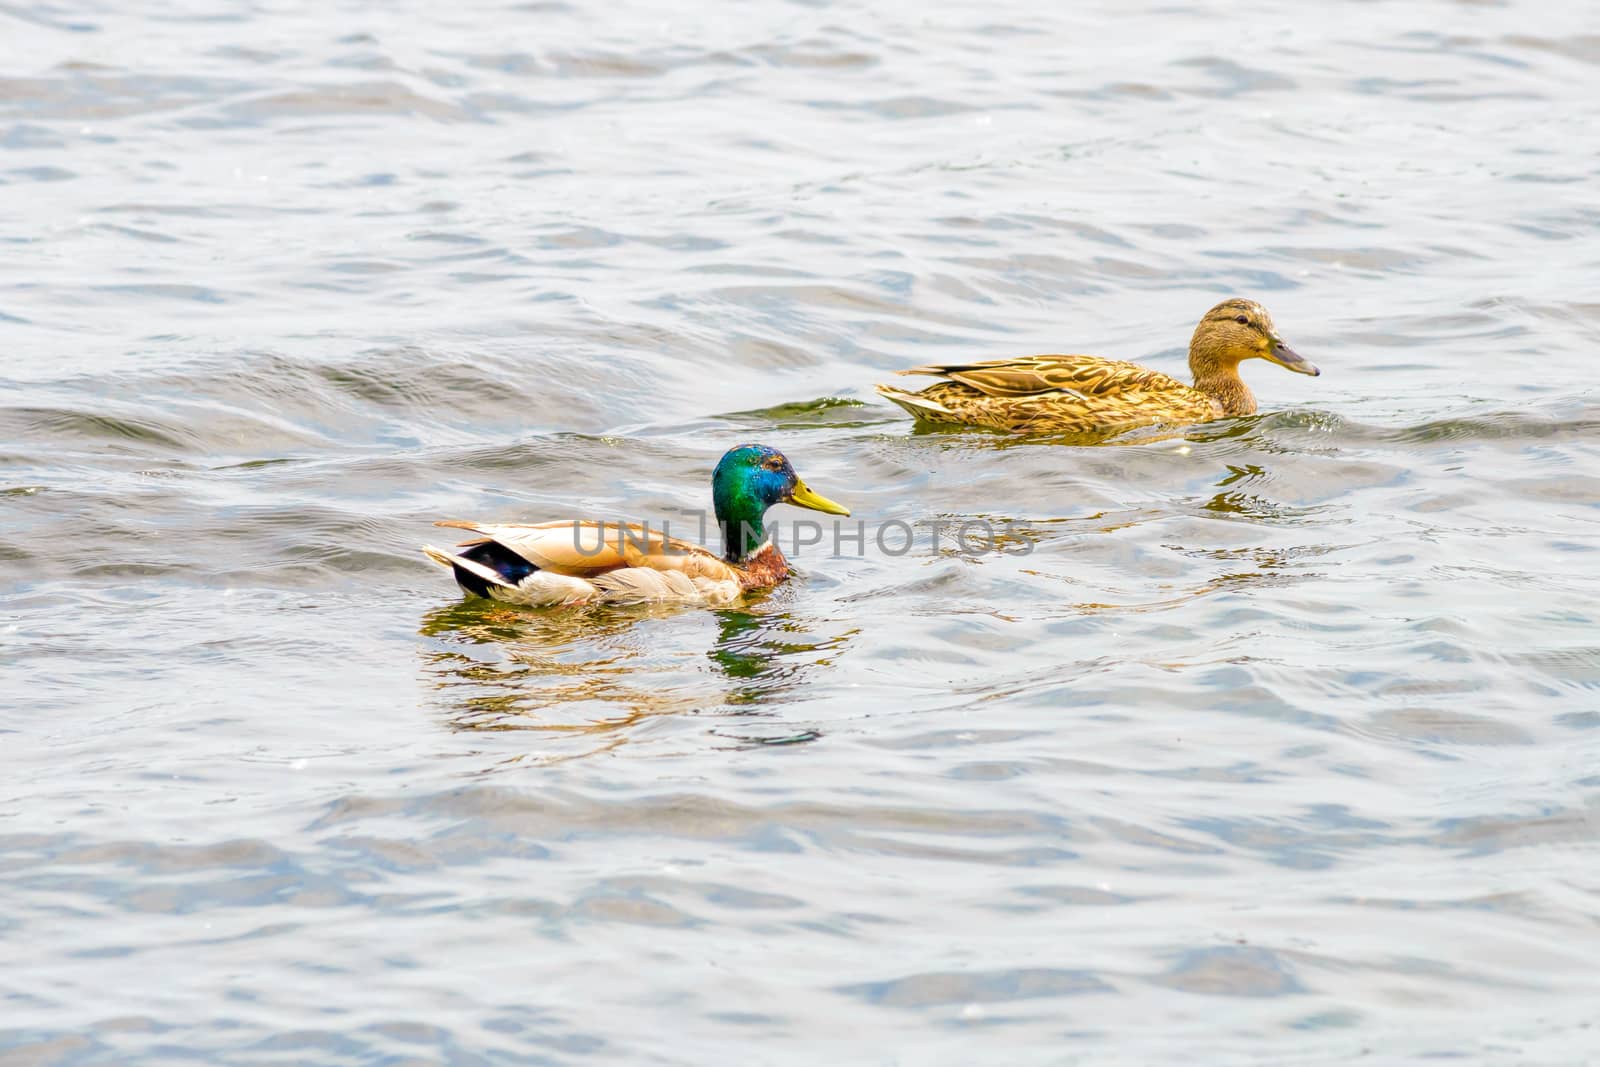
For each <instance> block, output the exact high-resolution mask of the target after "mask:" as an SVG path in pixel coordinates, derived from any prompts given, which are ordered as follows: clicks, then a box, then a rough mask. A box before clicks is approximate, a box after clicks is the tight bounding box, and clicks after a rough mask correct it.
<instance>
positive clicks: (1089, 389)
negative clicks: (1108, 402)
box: [900, 355, 1189, 400]
mask: <svg viewBox="0 0 1600 1067" xmlns="http://www.w3.org/2000/svg"><path fill="white" fill-rule="evenodd" d="M900 373H901V374H930V375H933V376H935V377H938V378H944V379H946V380H948V381H952V382H958V383H960V384H961V385H965V386H967V387H968V388H969V389H976V390H977V391H978V392H980V393H982V394H984V395H985V396H991V397H995V398H997V399H1000V398H1005V399H1013V400H1014V399H1022V398H1026V397H1038V396H1044V395H1046V394H1049V393H1065V394H1067V395H1069V396H1075V397H1077V398H1078V399H1080V400H1088V399H1089V398H1090V397H1095V396H1109V395H1113V394H1117V393H1162V392H1167V391H1169V390H1174V389H1176V390H1182V391H1187V390H1188V388H1189V387H1188V386H1186V385H1184V384H1183V383H1182V382H1180V381H1177V380H1175V379H1173V378H1171V377H1168V376H1167V375H1165V374H1162V373H1161V372H1160V371H1154V370H1151V369H1150V368H1148V367H1141V366H1139V364H1137V363H1127V362H1124V361H1122V360H1120V359H1103V358H1101V357H1100V356H1082V355H1047V356H1020V357H1017V358H1015V359H990V360H982V361H980V362H976V363H930V364H926V365H924V366H921V367H912V368H911V369H910V370H903V371H901V372H900Z"/></svg>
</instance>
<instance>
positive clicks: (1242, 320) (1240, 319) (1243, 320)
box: [1233, 315, 1250, 326]
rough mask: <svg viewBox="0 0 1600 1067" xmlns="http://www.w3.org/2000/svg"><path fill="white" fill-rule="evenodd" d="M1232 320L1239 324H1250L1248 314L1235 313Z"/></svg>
mask: <svg viewBox="0 0 1600 1067" xmlns="http://www.w3.org/2000/svg"><path fill="white" fill-rule="evenodd" d="M1233 321H1234V322H1237V323H1238V324H1239V325H1240V326H1248V325H1250V316H1249V315H1235V316H1234V317H1233Z"/></svg>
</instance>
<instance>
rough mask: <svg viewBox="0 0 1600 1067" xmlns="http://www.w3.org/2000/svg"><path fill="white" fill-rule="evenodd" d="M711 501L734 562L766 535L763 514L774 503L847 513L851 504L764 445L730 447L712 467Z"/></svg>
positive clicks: (730, 556)
mask: <svg viewBox="0 0 1600 1067" xmlns="http://www.w3.org/2000/svg"><path fill="white" fill-rule="evenodd" d="M711 502H712V505H713V506H714V507H715V508H716V511H717V525H718V526H719V527H721V529H722V544H723V552H724V554H725V555H726V556H727V557H728V559H729V560H731V561H733V562H735V563H737V562H739V561H740V560H743V559H746V558H748V557H749V556H750V554H751V553H753V552H755V551H756V549H758V548H760V547H761V546H762V545H763V544H764V543H765V542H766V540H767V530H766V525H765V519H766V515H767V509H768V508H770V507H771V506H772V505H774V504H793V505H794V506H795V507H800V508H810V509H811V510H812V511H823V512H827V513H828V514H829V515H848V514H850V509H849V508H847V507H844V506H843V505H841V504H835V503H834V502H833V501H831V500H829V499H828V498H827V497H825V496H822V495H821V494H820V493H813V492H812V491H811V490H810V489H809V488H807V487H806V483H805V482H802V481H801V480H800V476H799V475H798V474H796V473H795V472H794V468H793V467H792V466H790V465H789V461H788V460H787V459H785V458H784V455H783V453H782V452H779V451H778V450H777V449H775V448H768V447H767V446H766V445H739V446H738V447H737V448H730V449H729V450H728V451H727V452H726V453H725V454H724V455H723V457H722V459H721V460H719V461H718V463H717V469H716V470H714V471H712V472H711Z"/></svg>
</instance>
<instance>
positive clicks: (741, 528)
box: [422, 445, 850, 607]
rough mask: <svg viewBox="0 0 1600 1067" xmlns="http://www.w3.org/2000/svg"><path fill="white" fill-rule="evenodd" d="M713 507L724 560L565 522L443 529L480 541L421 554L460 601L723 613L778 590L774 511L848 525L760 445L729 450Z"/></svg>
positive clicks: (607, 526)
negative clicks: (449, 575) (749, 596)
mask: <svg viewBox="0 0 1600 1067" xmlns="http://www.w3.org/2000/svg"><path fill="white" fill-rule="evenodd" d="M711 500H712V503H713V504H714V506H715V507H716V512H717V525H718V526H719V527H720V528H721V530H722V542H723V545H724V546H726V555H724V556H723V557H721V558H718V556H717V555H716V553H714V552H711V551H709V550H708V549H705V548H701V547H700V546H699V545H696V544H692V543H690V542H688V541H679V540H677V539H676V538H672V537H668V536H666V534H665V533H664V532H662V531H658V530H652V529H651V528H650V524H649V523H645V524H643V525H635V524H633V523H616V522H594V521H591V520H588V519H564V520H561V521H558V522H541V523H537V524H535V525H531V526H525V525H517V524H499V523H482V522H458V521H455V520H450V521H447V522H439V523H435V524H434V525H435V526H453V527H457V528H459V529H462V530H471V531H472V532H473V533H476V534H479V535H481V536H479V537H476V538H473V539H472V540H471V541H464V542H462V544H461V545H460V548H461V549H464V550H465V551H459V550H458V551H456V552H446V551H443V550H442V549H438V548H434V547H433V546H432V545H424V546H423V548H422V551H423V552H424V553H425V554H426V555H427V557H428V558H429V559H431V560H433V561H434V562H435V563H438V564H439V565H441V566H444V567H448V568H450V569H451V570H453V571H454V572H455V576H456V584H458V585H460V586H461V588H462V589H464V590H466V591H467V592H468V593H472V594H474V595H476V596H481V597H487V598H489V599H491V600H504V601H507V602H508V603H513V604H527V605H531V606H535V607H539V606H543V605H548V604H596V603H612V604H642V603H648V602H656V601H670V602H672V603H677V604H712V605H715V604H726V603H728V602H729V601H732V600H736V599H737V598H738V597H739V595H740V594H741V593H744V592H745V591H746V590H750V589H766V588H768V587H770V586H773V585H776V584H777V583H778V582H780V581H782V580H783V578H784V576H785V575H787V574H788V573H789V564H788V562H787V561H786V560H785V559H784V558H783V553H782V552H779V551H778V546H777V545H776V544H774V543H773V541H772V539H771V538H769V537H768V536H767V532H766V526H765V522H764V520H765V518H766V514H767V509H768V508H769V507H771V506H772V505H773V504H794V505H795V506H796V507H802V508H810V509H812V510H813V511H824V512H827V513H828V514H829V515H848V514H850V511H849V509H848V508H845V507H843V506H842V505H839V504H835V503H834V502H833V501H831V500H829V499H828V498H827V497H825V496H822V495H820V494H818V493H814V492H812V491H811V490H810V489H808V488H806V483H805V482H802V481H801V480H800V478H799V476H798V475H796V474H795V472H794V468H793V467H791V466H790V465H789V461H788V460H787V459H785V458H784V457H783V454H782V453H780V452H778V451H777V450H776V449H772V448H768V447H766V446H765V445H740V446H739V447H737V448H734V449H732V450H730V451H729V452H728V453H727V454H726V455H724V456H723V457H722V459H721V461H720V462H718V464H717V469H716V470H715V471H713V472H712V474H711Z"/></svg>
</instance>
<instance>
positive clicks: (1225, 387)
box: [1189, 345, 1256, 415]
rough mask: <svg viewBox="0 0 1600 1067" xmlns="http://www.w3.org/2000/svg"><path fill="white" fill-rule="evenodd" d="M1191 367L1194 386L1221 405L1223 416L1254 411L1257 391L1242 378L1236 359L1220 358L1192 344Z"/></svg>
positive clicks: (1252, 412)
mask: <svg viewBox="0 0 1600 1067" xmlns="http://www.w3.org/2000/svg"><path fill="white" fill-rule="evenodd" d="M1189 370H1190V371H1192V372H1193V373H1194V387H1195V388H1196V389H1198V390H1200V392H1202V393H1204V394H1206V396H1209V397H1210V398H1211V399H1212V400H1215V401H1216V402H1217V403H1219V404H1221V405H1222V413H1223V414H1224V415H1254V414H1255V411H1256V398H1255V394H1254V393H1252V392H1251V391H1250V387H1249V386H1248V385H1245V384H1244V379H1243V378H1241V377H1239V361H1238V360H1237V359H1226V358H1218V357H1217V356H1215V355H1214V354H1212V353H1210V352H1208V351H1206V350H1205V349H1203V348H1200V347H1199V346H1197V345H1190V347H1189Z"/></svg>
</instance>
